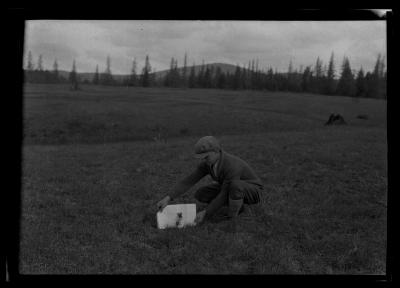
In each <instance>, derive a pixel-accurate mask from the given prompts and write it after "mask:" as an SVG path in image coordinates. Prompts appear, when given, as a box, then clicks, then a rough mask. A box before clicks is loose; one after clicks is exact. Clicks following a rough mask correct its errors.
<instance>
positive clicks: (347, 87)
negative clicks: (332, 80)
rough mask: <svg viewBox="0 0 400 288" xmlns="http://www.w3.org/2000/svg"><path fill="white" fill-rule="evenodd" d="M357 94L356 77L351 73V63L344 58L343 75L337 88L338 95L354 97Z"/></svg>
mask: <svg viewBox="0 0 400 288" xmlns="http://www.w3.org/2000/svg"><path fill="white" fill-rule="evenodd" d="M355 92H356V87H355V81H354V76H353V73H352V71H351V67H350V62H349V59H348V58H347V57H344V59H343V64H342V73H341V75H340V79H339V83H338V86H337V94H339V95H345V96H354V95H355Z"/></svg>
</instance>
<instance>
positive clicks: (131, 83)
mask: <svg viewBox="0 0 400 288" xmlns="http://www.w3.org/2000/svg"><path fill="white" fill-rule="evenodd" d="M136 84H137V74H136V58H133V62H132V69H131V75H130V79H129V86H136Z"/></svg>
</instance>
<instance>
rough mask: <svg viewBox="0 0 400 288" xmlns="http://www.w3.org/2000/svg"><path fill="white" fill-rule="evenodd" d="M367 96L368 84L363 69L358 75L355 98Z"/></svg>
mask: <svg viewBox="0 0 400 288" xmlns="http://www.w3.org/2000/svg"><path fill="white" fill-rule="evenodd" d="M366 95H367V83H366V81H365V77H364V71H363V68H362V67H361V68H360V70H359V71H358V73H357V78H356V93H355V96H356V97H366Z"/></svg>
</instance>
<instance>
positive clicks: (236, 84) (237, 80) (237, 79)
mask: <svg viewBox="0 0 400 288" xmlns="http://www.w3.org/2000/svg"><path fill="white" fill-rule="evenodd" d="M241 80H242V77H241V69H240V66H239V65H238V64H237V65H236V70H235V74H234V76H233V89H235V90H237V89H241V88H242V85H241V82H242V81H241Z"/></svg>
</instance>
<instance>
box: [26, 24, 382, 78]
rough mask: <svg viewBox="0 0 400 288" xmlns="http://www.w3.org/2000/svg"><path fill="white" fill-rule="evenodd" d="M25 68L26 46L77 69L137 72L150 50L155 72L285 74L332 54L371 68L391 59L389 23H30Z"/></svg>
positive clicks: (49, 61)
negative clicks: (218, 66) (215, 69)
mask: <svg viewBox="0 0 400 288" xmlns="http://www.w3.org/2000/svg"><path fill="white" fill-rule="evenodd" d="M24 44H25V45H24V46H25V48H24V67H26V62H27V55H28V51H31V53H32V57H33V62H34V64H35V65H36V63H37V60H38V57H39V55H42V59H43V66H44V69H48V70H52V67H53V63H54V61H55V59H57V63H58V69H59V70H66V71H70V70H71V68H72V62H73V60H75V61H76V68H77V72H94V71H95V70H96V65H98V67H99V71H100V72H102V71H104V70H105V69H106V59H107V56H109V57H110V59H111V71H112V73H113V74H129V73H130V70H131V68H132V62H133V59H136V62H137V72H140V71H141V69H142V68H143V66H144V61H145V57H146V55H148V56H149V59H150V65H151V66H152V69H153V70H155V71H161V70H165V69H168V68H169V66H170V62H171V58H172V57H174V58H175V59H177V60H178V66H179V67H181V66H183V59H184V55H185V53H187V64H188V66H190V65H192V64H196V65H199V64H201V63H202V62H203V61H204V62H205V63H227V64H233V65H237V64H238V65H240V66H242V67H243V66H246V67H247V66H248V63H249V61H250V60H253V59H254V60H255V61H257V60H258V63H259V68H260V69H265V70H267V69H268V68H270V67H271V68H273V69H274V70H275V69H276V70H277V71H279V72H286V71H287V70H288V66H289V63H290V61H291V62H292V65H293V67H294V68H296V69H297V68H300V67H301V66H302V67H303V68H304V67H305V66H308V65H310V66H314V64H315V62H316V59H317V57H320V59H321V60H322V62H323V65H325V64H326V65H327V64H328V62H329V59H330V56H331V53H332V52H333V53H334V61H335V68H336V71H337V73H340V66H341V63H342V61H343V57H345V56H346V57H348V58H349V60H350V65H351V67H352V69H355V70H358V69H360V68H361V67H362V68H363V69H364V71H371V70H373V68H374V65H375V62H376V59H377V56H378V54H382V55H384V56H386V21H385V20H375V21H221V20H218V21H195V20H190V21H183V20H176V21H172V20H129V21H127V20H28V21H26V26H25V43H24Z"/></svg>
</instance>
